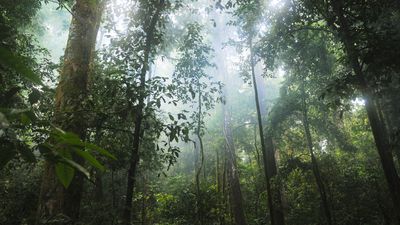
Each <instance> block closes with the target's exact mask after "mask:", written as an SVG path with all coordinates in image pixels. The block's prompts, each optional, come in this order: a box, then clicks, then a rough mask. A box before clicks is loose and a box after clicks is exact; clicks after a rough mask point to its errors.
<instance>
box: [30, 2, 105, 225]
mask: <svg viewBox="0 0 400 225" xmlns="http://www.w3.org/2000/svg"><path fill="white" fill-rule="evenodd" d="M104 3H105V1H94V2H91V1H87V0H77V1H76V3H75V5H74V6H73V8H72V14H73V18H72V21H71V26H70V30H69V36H68V42H67V47H66V49H65V54H64V62H63V67H62V70H61V73H60V81H59V84H58V86H57V90H56V96H55V112H54V124H55V125H56V126H58V127H60V128H61V129H63V130H65V131H69V132H73V133H75V134H77V135H78V136H79V137H80V138H81V139H85V134H86V127H87V125H86V122H85V121H86V119H85V114H86V112H85V105H84V102H86V98H87V94H88V93H87V92H88V81H89V75H90V70H91V64H92V61H93V55H94V50H95V44H96V36H97V32H98V29H99V24H100V19H101V15H102V11H103V8H104ZM73 158H74V160H75V161H76V162H77V163H80V164H81V163H83V162H82V159H81V158H78V157H77V156H73ZM82 187H83V176H82V175H81V174H79V173H77V174H76V175H75V177H74V178H73V180H72V182H71V184H70V186H69V187H68V188H67V189H65V188H64V187H63V186H61V184H60V183H59V182H58V181H57V177H56V174H55V169H54V164H53V163H51V162H46V164H45V168H44V173H43V177H42V184H41V190H40V195H39V207H38V211H37V224H40V223H42V222H46V221H49V220H52V219H53V218H54V217H55V216H57V215H61V214H62V215H64V216H66V217H67V218H68V219H67V220H70V221H72V222H76V221H77V219H78V216H79V209H80V202H81V198H82ZM59 224H62V222H60V223H59Z"/></svg>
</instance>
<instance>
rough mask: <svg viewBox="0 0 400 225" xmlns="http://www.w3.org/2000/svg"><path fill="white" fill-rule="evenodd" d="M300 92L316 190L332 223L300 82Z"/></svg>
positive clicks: (329, 222)
mask: <svg viewBox="0 0 400 225" xmlns="http://www.w3.org/2000/svg"><path fill="white" fill-rule="evenodd" d="M302 82H304V81H302ZM301 92H302V93H301V100H302V108H303V126H304V131H305V135H306V141H307V147H308V150H309V152H310V156H311V165H312V171H313V174H314V177H315V181H316V183H317V187H318V191H319V194H320V198H321V203H322V207H323V211H324V214H325V219H326V221H327V223H328V224H329V225H332V224H333V223H332V215H331V210H330V207H329V203H328V197H327V193H326V189H325V185H324V182H323V180H322V176H321V171H320V169H319V165H318V161H317V159H316V157H315V155H314V150H313V142H312V137H311V132H310V125H309V122H308V110H307V104H306V99H305V91H304V86H303V84H301Z"/></svg>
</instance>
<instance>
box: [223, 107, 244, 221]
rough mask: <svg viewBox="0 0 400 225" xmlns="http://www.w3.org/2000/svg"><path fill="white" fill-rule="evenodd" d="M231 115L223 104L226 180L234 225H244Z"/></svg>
mask: <svg viewBox="0 0 400 225" xmlns="http://www.w3.org/2000/svg"><path fill="white" fill-rule="evenodd" d="M230 120H231V116H230V114H229V112H228V111H227V110H226V107H225V106H224V134H225V146H226V152H225V154H226V156H227V163H228V168H227V169H228V171H227V172H228V181H229V184H230V195H231V205H232V208H233V214H234V219H235V224H236V225H246V224H247V222H246V216H245V214H244V209H243V197H242V191H241V188H240V182H239V174H238V169H237V165H236V154H235V146H234V142H233V136H232V131H231V122H230Z"/></svg>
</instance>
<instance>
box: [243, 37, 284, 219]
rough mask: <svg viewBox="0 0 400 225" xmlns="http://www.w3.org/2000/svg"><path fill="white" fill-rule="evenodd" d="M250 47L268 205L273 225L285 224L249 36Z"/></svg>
mask: <svg viewBox="0 0 400 225" xmlns="http://www.w3.org/2000/svg"><path fill="white" fill-rule="evenodd" d="M249 47H250V64H251V75H252V79H253V88H254V96H255V102H256V108H257V121H258V128H259V135H260V142H261V148H262V155H263V162H264V173H265V178H266V186H267V195H268V207H269V213H270V219H271V225H282V224H285V220H284V215H283V212H282V211H281V208H280V207H276V205H275V202H274V197H273V196H274V193H273V190H272V188H271V177H270V175H271V172H270V171H269V170H268V169H269V168H270V166H269V160H268V158H269V157H268V156H267V153H268V152H267V149H266V145H265V140H264V130H263V123H262V116H261V108H260V100H259V96H258V90H257V81H256V76H255V72H254V67H255V65H254V53H253V42H252V37H250V38H249ZM275 169H276V168H275ZM279 197H280V196H279Z"/></svg>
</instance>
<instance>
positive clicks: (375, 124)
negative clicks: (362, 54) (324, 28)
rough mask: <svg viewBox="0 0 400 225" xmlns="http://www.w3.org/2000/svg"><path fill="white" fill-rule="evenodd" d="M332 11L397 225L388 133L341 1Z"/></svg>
mask: <svg viewBox="0 0 400 225" xmlns="http://www.w3.org/2000/svg"><path fill="white" fill-rule="evenodd" d="M331 4H332V9H333V12H334V13H335V15H336V17H337V23H338V25H339V27H336V26H335V25H334V24H332V23H330V24H329V25H330V26H331V27H332V28H333V29H334V30H337V31H338V34H339V38H340V40H341V41H342V43H343V44H344V47H345V51H346V52H347V57H348V61H349V63H350V66H351V67H352V69H353V71H354V73H355V75H356V77H357V78H358V80H359V81H360V88H359V89H360V91H361V93H362V95H363V97H364V100H365V109H366V111H367V115H368V119H369V123H370V125H371V129H372V133H373V136H374V139H375V145H376V148H377V150H378V154H379V157H380V160H381V164H382V168H383V172H384V174H385V177H386V181H387V183H388V187H389V191H390V194H391V197H392V201H393V207H394V210H395V216H396V217H397V224H400V179H399V175H398V173H397V171H396V167H395V163H394V159H393V151H392V149H391V148H390V144H389V136H388V131H387V129H386V127H385V125H384V121H382V120H381V119H380V117H379V110H378V107H377V105H376V103H377V102H376V99H375V97H376V96H374V94H373V91H372V88H371V87H370V86H369V84H368V82H367V80H366V77H365V74H364V72H363V68H362V66H361V64H360V62H359V54H358V52H357V49H356V48H355V45H354V40H353V37H352V35H351V31H350V25H349V23H348V21H347V19H346V17H345V16H344V9H343V1H342V0H338V1H332V3H331Z"/></svg>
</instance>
